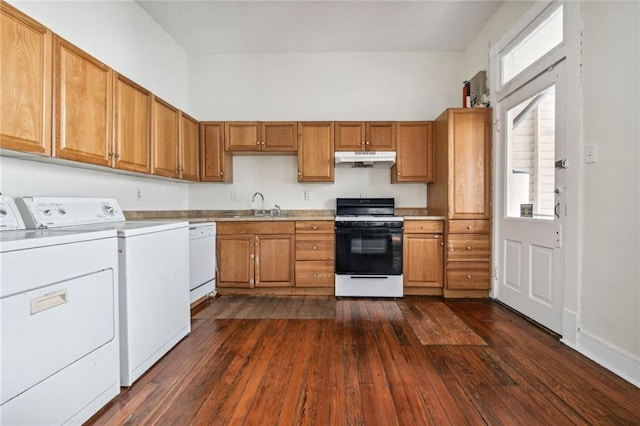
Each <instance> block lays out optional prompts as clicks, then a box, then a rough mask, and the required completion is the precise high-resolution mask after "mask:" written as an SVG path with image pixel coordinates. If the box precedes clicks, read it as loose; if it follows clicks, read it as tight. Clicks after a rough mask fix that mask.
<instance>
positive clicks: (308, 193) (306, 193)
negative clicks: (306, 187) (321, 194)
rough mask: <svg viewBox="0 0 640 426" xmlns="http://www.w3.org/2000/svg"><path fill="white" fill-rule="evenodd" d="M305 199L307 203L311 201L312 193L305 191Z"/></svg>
mask: <svg viewBox="0 0 640 426" xmlns="http://www.w3.org/2000/svg"><path fill="white" fill-rule="evenodd" d="M304 199H305V200H307V201H308V200H310V199H311V191H304Z"/></svg>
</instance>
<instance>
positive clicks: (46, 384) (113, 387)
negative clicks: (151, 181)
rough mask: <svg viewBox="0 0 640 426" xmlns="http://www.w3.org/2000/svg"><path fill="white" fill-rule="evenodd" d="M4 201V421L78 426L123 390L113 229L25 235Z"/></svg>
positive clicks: (0, 415)
mask: <svg viewBox="0 0 640 426" xmlns="http://www.w3.org/2000/svg"><path fill="white" fill-rule="evenodd" d="M21 228H24V224H23V223H22V221H21V220H20V215H19V213H17V210H16V208H15V204H13V201H12V200H11V199H10V198H8V197H2V199H1V201H0V229H2V232H0V324H1V325H0V327H1V332H0V346H1V349H0V369H1V371H0V377H1V378H0V424H67V423H72V424H79V423H82V422H84V421H85V420H87V419H88V418H89V417H91V416H92V415H93V414H95V413H96V412H97V411H98V410H99V409H100V408H101V407H102V406H104V405H105V404H106V403H107V402H109V401H110V400H111V399H112V398H113V397H114V396H116V395H117V394H118V393H119V392H120V380H119V379H120V375H119V373H120V368H119V352H120V351H119V349H120V347H119V338H118V336H119V333H118V321H119V320H118V256H117V249H118V245H117V237H116V232H115V231H114V230H112V229H110V230H87V231H77V232H58V231H52V230H25V229H21Z"/></svg>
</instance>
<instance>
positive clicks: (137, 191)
mask: <svg viewBox="0 0 640 426" xmlns="http://www.w3.org/2000/svg"><path fill="white" fill-rule="evenodd" d="M136 200H142V189H140V188H136Z"/></svg>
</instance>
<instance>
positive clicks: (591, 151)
mask: <svg viewBox="0 0 640 426" xmlns="http://www.w3.org/2000/svg"><path fill="white" fill-rule="evenodd" d="M596 161H598V146H597V145H596V144H594V143H590V144H587V145H586V146H585V149H584V162H585V163H587V164H590V163H595V162H596Z"/></svg>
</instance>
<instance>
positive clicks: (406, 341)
mask: <svg viewBox="0 0 640 426" xmlns="http://www.w3.org/2000/svg"><path fill="white" fill-rule="evenodd" d="M327 306H329V307H330V309H329V310H328V309H327ZM234 312H235V313H234ZM278 312H282V313H286V315H284V314H283V315H282V316H281V317H279V315H278ZM434 335H436V337H435V339H434V338H433V336H434ZM425 339H426V340H425ZM89 423H90V424H150V423H158V424H174V425H183V424H200V425H226V424H234V425H302V424H310V425H362V424H366V425H396V424H397V425H427V424H433V425H446V424H452V425H463V424H478V425H481V424H491V425H501V424H503V425H514V424H515V425H563V424H599V425H602V424H607V425H638V424H640V389H638V388H636V387H634V386H632V385H631V384H629V383H627V382H625V381H624V380H622V379H620V378H618V377H616V376H615V375H613V374H612V373H610V372H608V371H607V370H605V369H603V368H601V367H599V366H598V365H596V364H595V363H593V362H591V361H590V360H588V359H587V358H585V357H583V356H581V355H579V354H578V353H576V352H574V351H572V350H571V349H569V348H567V347H566V346H564V345H563V344H561V343H560V342H558V340H557V339H556V338H555V337H554V336H552V335H550V334H548V333H546V332H545V331H543V330H541V329H539V328H537V327H536V326H534V325H532V324H530V323H528V322H527V321H525V320H523V319H522V318H520V317H519V316H518V315H516V314H514V313H512V312H511V311H509V310H507V309H506V308H504V307H502V306H501V305H499V304H497V303H495V302H491V301H488V300H481V301H443V300H441V299H435V298H422V297H405V298H404V299H402V300H397V301H396V300H363V299H353V300H351V299H342V300H333V299H329V300H327V299H306V300H305V301H304V302H301V300H300V298H285V299H281V298H272V297H269V298H240V297H232V296H222V297H219V298H217V299H216V300H214V301H213V302H210V303H209V304H208V305H207V306H205V307H204V309H202V310H201V311H200V312H199V313H197V314H196V315H194V318H193V321H192V332H191V334H190V335H189V336H188V337H187V338H185V339H184V340H183V341H182V342H180V344H178V345H177V346H176V347H175V348H174V349H173V350H172V351H171V352H169V354H167V355H166V356H165V357H164V358H163V359H162V360H161V361H160V362H158V363H157V364H156V365H155V366H154V367H153V368H152V369H151V370H149V372H147V374H145V375H144V376H143V377H142V378H140V379H139V380H138V381H137V382H136V383H135V384H134V385H133V386H132V387H131V388H129V389H128V390H123V392H122V393H121V394H120V395H119V396H118V397H117V398H116V399H114V400H113V401H112V402H111V403H110V404H109V405H108V406H107V407H105V408H104V409H103V410H102V411H100V413H98V414H97V415H96V416H94V418H93V419H91V421H90V422H89Z"/></svg>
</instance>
